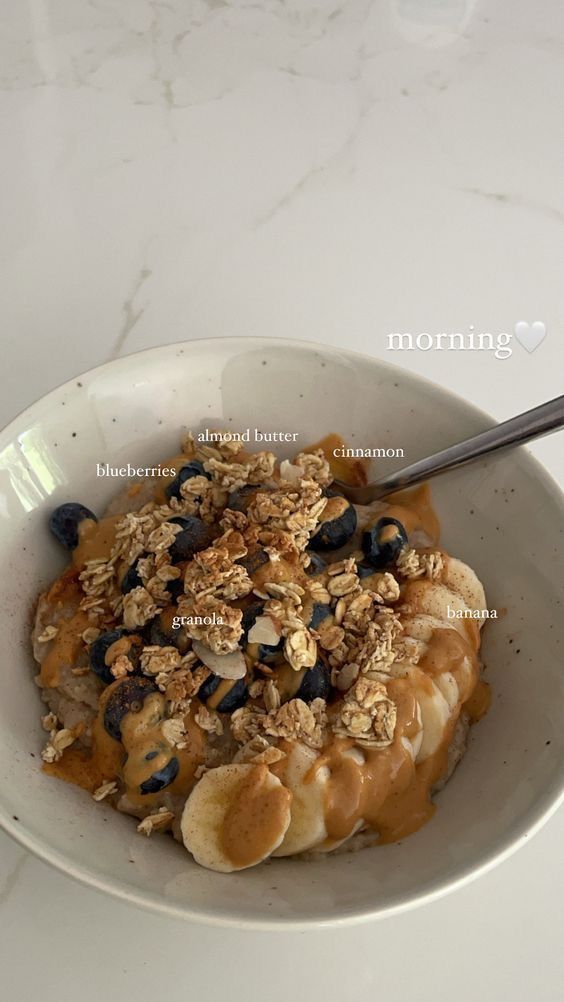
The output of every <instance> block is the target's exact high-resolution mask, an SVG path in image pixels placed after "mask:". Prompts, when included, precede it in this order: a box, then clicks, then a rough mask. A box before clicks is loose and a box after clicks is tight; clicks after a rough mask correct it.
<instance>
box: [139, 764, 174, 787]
mask: <svg viewBox="0 0 564 1002" xmlns="http://www.w3.org/2000/svg"><path fill="white" fill-rule="evenodd" d="M179 768H180V766H179V764H178V759H177V758H171V759H170V761H169V762H167V764H166V765H165V766H164V768H162V769H159V770H158V771H157V772H154V773H153V775H152V776H149V779H146V780H145V782H144V783H141V786H140V787H139V789H140V791H141V793H158V792H159V790H164V788H165V786H170V784H171V783H173V782H174V780H175V779H176V777H177V776H178V770H179Z"/></svg>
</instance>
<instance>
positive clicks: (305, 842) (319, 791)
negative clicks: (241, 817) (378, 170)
mask: <svg viewBox="0 0 564 1002" xmlns="http://www.w3.org/2000/svg"><path fill="white" fill-rule="evenodd" d="M342 755H343V757H344V758H352V759H354V760H355V762H358V764H359V765H363V763H364V762H365V757H364V755H363V753H362V751H361V749H360V748H347V749H346V750H345V751H343V752H342ZM317 757H318V753H317V752H315V751H313V750H312V749H311V748H307V747H306V746H305V745H302V744H295V745H294V747H293V748H292V751H291V752H290V753H289V754H288V756H287V758H286V760H285V762H284V774H283V777H282V778H283V781H284V785H285V786H287V787H288V788H289V789H290V790H291V791H292V808H291V811H292V819H291V821H290V825H289V827H288V831H287V832H286V834H285V836H284V840H283V842H282V845H281V846H279V848H278V849H276V850H275V852H273V853H272V855H273V856H293V855H294V854H295V853H299V852H308V851H310V850H312V849H315V851H316V852H331V851H332V850H333V849H337V848H338V847H339V846H340V845H343V843H344V842H346V841H347V840H348V839H349V838H352V837H353V835H354V834H355V833H356V832H357V831H358V830H359V829H360V828H362V827H363V825H364V820H363V819H362V818H359V820H358V821H357V823H356V824H355V826H354V828H353V830H352V831H351V832H350V833H349V834H348V835H346V836H345V838H341V839H334V838H333V839H330V838H328V835H327V828H326V826H325V796H326V791H327V785H328V783H329V780H330V775H331V774H330V772H329V769H328V768H327V767H326V766H321V767H320V768H319V769H317V771H316V772H315V773H314V775H313V776H311V778H310V780H308V781H307V782H305V777H306V776H307V774H308V773H309V772H310V770H311V767H312V765H313V764H314V762H315V761H316V759H317Z"/></svg>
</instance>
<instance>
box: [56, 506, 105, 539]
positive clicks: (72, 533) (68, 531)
mask: <svg viewBox="0 0 564 1002" xmlns="http://www.w3.org/2000/svg"><path fill="white" fill-rule="evenodd" d="M85 518H91V519H93V520H94V522H97V521H98V519H97V518H96V516H95V514H94V512H92V511H90V508H86V506H85V505H83V504H79V503H78V501H67V503H66V504H61V505H59V507H58V508H55V511H54V512H53V513H52V515H51V517H50V519H49V528H50V530H51V532H52V533H53V535H54V536H55V538H56V539H58V541H59V543H62V545H63V546H64V547H65V549H66V550H74V548H75V546H78V526H79V524H80V523H81V522H82V520H83V519H85Z"/></svg>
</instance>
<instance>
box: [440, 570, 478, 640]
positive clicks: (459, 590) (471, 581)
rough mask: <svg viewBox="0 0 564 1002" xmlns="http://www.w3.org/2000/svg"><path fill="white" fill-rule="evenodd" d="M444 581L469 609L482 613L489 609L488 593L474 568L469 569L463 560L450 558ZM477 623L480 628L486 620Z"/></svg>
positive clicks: (444, 572)
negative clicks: (487, 602)
mask: <svg viewBox="0 0 564 1002" xmlns="http://www.w3.org/2000/svg"><path fill="white" fill-rule="evenodd" d="M442 580H443V583H444V584H446V585H447V586H448V587H449V588H450V589H451V590H452V591H454V592H456V594H457V595H460V597H461V598H462V599H463V600H464V601H465V602H466V605H467V606H468V608H469V609H474V610H476V609H479V610H480V611H481V610H482V609H486V608H487V606H486V593H485V591H484V588H483V586H482V582H481V581H480V580H479V578H478V577H477V575H476V574H475V573H474V571H473V570H472V568H471V567H468V565H467V564H465V563H463V562H462V560H457V558H456V557H449V558H448V560H447V561H446V566H445V569H444V571H443V578H442ZM476 622H478V623H479V624H480V626H483V625H484V622H485V620H484V619H479V620H476Z"/></svg>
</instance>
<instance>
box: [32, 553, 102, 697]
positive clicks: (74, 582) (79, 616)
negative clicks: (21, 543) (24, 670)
mask: <svg viewBox="0 0 564 1002" xmlns="http://www.w3.org/2000/svg"><path fill="white" fill-rule="evenodd" d="M80 599H81V591H80V587H79V583H78V573H77V571H75V570H73V569H72V568H69V570H67V571H65V573H64V574H62V575H61V577H60V578H58V580H57V581H55V583H54V584H53V585H52V586H51V588H50V589H49V591H48V593H47V596H46V600H47V603H48V604H49V606H50V609H51V610H52V612H53V613H55V614H57V613H60V616H59V615H57V630H58V632H57V635H56V637H55V638H54V640H52V641H51V642H50V645H49V651H48V653H47V655H46V657H45V658H44V660H43V663H42V665H41V670H40V678H41V684H42V685H43V686H45V688H46V689H53V688H55V687H56V686H58V685H59V683H60V679H61V668H63V667H67V666H68V667H74V666H75V665H76V664H77V661H78V658H79V656H80V654H81V653H82V652H83V650H84V646H85V645H84V641H83V640H82V636H81V634H82V633H83V632H84V630H86V629H87V628H88V626H90V623H89V620H88V616H87V614H86V613H85V612H81V611H80V609H79V608H78V606H79V603H80Z"/></svg>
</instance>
